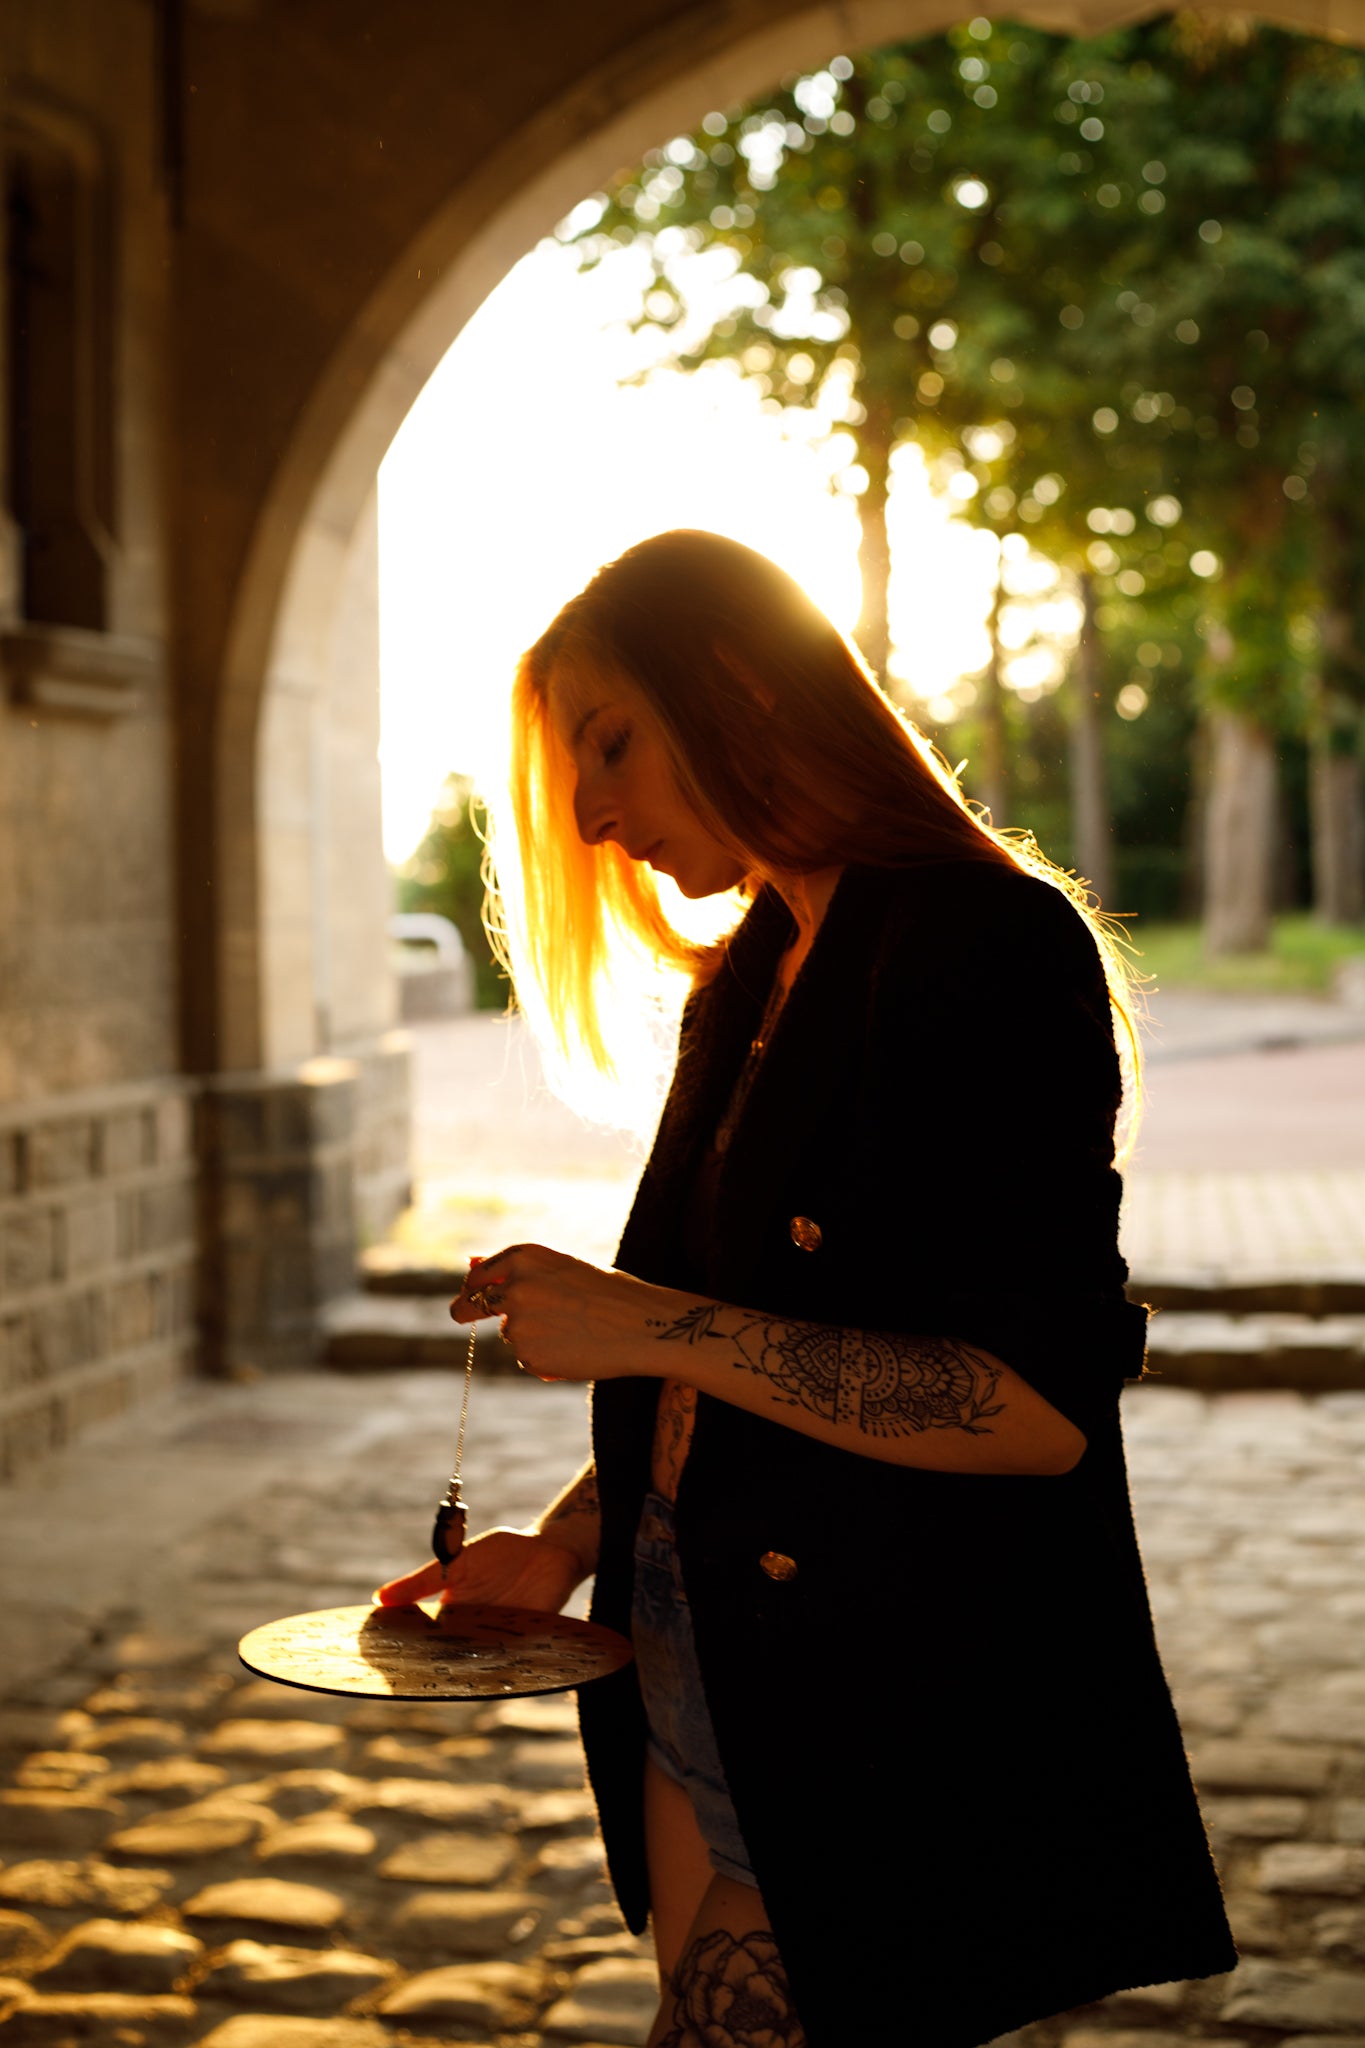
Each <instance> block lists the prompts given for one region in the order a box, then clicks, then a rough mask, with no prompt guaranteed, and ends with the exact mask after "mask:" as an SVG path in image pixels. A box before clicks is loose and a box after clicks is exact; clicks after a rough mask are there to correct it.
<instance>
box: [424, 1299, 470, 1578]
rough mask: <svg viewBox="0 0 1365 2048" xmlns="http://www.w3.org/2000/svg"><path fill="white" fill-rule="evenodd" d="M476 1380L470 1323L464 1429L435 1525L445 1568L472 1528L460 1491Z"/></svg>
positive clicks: (434, 1542) (435, 1548)
mask: <svg viewBox="0 0 1365 2048" xmlns="http://www.w3.org/2000/svg"><path fill="white" fill-rule="evenodd" d="M473 1383H474V1326H473V1324H471V1325H470V1330H469V1349H468V1351H467V1352H466V1353H465V1361H464V1399H463V1400H462V1401H461V1403H460V1431H459V1435H458V1436H457V1437H456V1439H455V1469H454V1471H453V1472H452V1473H451V1475H450V1481H449V1484H448V1485H447V1487H446V1490H445V1492H444V1493H443V1494H442V1495H441V1498H440V1500H439V1501H438V1502H437V1506H436V1520H435V1521H434V1522H433V1523H432V1525H431V1548H432V1554H433V1555H434V1557H435V1559H436V1562H437V1563H438V1564H439V1565H441V1566H442V1567H443V1568H446V1567H449V1566H450V1565H452V1564H454V1562H455V1560H456V1558H457V1557H458V1556H459V1554H460V1552H461V1551H462V1550H463V1549H464V1539H465V1535H466V1532H467V1531H468V1528H469V1509H468V1508H467V1507H466V1505H465V1503H464V1500H463V1498H462V1496H461V1493H460V1469H461V1467H462V1466H463V1464H464V1432H465V1424H466V1423H467V1422H468V1420H469V1389H470V1387H471V1386H472V1385H473Z"/></svg>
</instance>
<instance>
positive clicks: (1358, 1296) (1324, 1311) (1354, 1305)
mask: <svg viewBox="0 0 1365 2048" xmlns="http://www.w3.org/2000/svg"><path fill="white" fill-rule="evenodd" d="M1128 1298H1129V1300H1130V1301H1145V1302H1146V1303H1147V1304H1148V1306H1149V1307H1151V1308H1161V1309H1190V1310H1206V1311H1208V1312H1210V1313H1214V1314H1220V1315H1229V1316H1246V1315H1283V1314H1288V1315H1301V1316H1351V1315H1357V1316H1358V1315H1365V1264H1362V1265H1361V1267H1360V1269H1359V1271H1345V1272H1343V1271H1341V1270H1338V1271H1336V1272H1330V1273H1320V1274H1317V1275H1316V1276H1315V1275H1312V1274H1310V1275H1307V1276H1302V1275H1294V1274H1289V1273H1247V1272H1239V1273H1235V1274H1228V1273H1220V1272H1219V1271H1217V1270H1216V1269H1209V1268H1207V1267H1205V1268H1192V1269H1190V1270H1189V1271H1187V1272H1173V1271H1169V1270H1167V1271H1164V1272H1161V1273H1148V1274H1142V1273H1135V1274H1134V1275H1133V1278H1132V1279H1131V1280H1130V1281H1129V1283H1128Z"/></svg>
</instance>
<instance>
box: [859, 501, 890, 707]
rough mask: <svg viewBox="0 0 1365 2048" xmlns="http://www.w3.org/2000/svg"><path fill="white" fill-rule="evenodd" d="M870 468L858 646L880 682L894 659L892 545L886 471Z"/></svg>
mask: <svg viewBox="0 0 1365 2048" xmlns="http://www.w3.org/2000/svg"><path fill="white" fill-rule="evenodd" d="M867 469H868V479H869V481H868V486H867V489H866V490H865V491H864V492H863V494H862V496H861V498H859V500H858V525H859V535H858V569H859V573H860V574H861V576H862V581H863V601H862V606H861V608H860V610H859V613H858V634H857V639H858V646H859V647H860V648H861V650H862V655H863V659H864V661H865V662H866V663H867V665H868V667H869V668H870V669H871V671H872V673H873V675H874V676H875V677H876V678H877V681H878V682H879V683H885V681H886V665H887V662H888V661H889V660H890V658H891V628H890V624H889V621H888V616H887V600H888V595H889V592H890V587H891V547H890V543H889V542H888V540H887V537H886V495H887V472H886V470H885V469H883V470H882V472H881V474H880V476H878V475H876V474H874V473H873V471H872V468H871V465H870V464H869V465H867Z"/></svg>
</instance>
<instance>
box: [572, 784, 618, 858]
mask: <svg viewBox="0 0 1365 2048" xmlns="http://www.w3.org/2000/svg"><path fill="white" fill-rule="evenodd" d="M618 813H619V807H618V806H617V805H616V804H614V803H613V802H612V801H611V798H610V797H609V796H608V794H607V792H606V791H605V790H599V791H594V790H593V788H592V785H591V783H589V782H586V781H580V782H579V784H578V786H577V788H576V789H575V790H574V799H573V814H574V823H575V824H576V825H577V827H578V836H579V838H580V839H581V840H582V841H583V843H584V845H585V846H596V845H598V844H599V842H600V841H601V840H603V839H614V838H616V837H617V836H618V827H619V824H620V818H619V815H618Z"/></svg>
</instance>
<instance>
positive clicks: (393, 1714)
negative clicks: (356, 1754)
mask: <svg viewBox="0 0 1365 2048" xmlns="http://www.w3.org/2000/svg"><path fill="white" fill-rule="evenodd" d="M486 1714H487V1709H486V1708H485V1707H482V1706H480V1705H478V1704H477V1703H476V1702H473V1701H465V1700H449V1701H446V1702H443V1704H442V1705H441V1706H439V1707H433V1706H423V1705H421V1704H420V1703H419V1702H418V1701H416V1700H366V1701H365V1703H364V1705H363V1706H358V1707H356V1706H353V1707H352V1708H351V1711H350V1712H349V1713H348V1714H347V1716H346V1726H347V1727H348V1728H349V1729H350V1730H351V1732H352V1733H353V1734H355V1735H435V1736H445V1735H450V1734H452V1733H453V1732H454V1731H455V1730H456V1729H458V1728H460V1727H461V1726H462V1725H463V1724H465V1723H468V1724H470V1725H472V1724H473V1723H475V1722H476V1721H477V1722H479V1723H480V1725H482V1721H483V1719H484V1717H485V1716H486Z"/></svg>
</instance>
